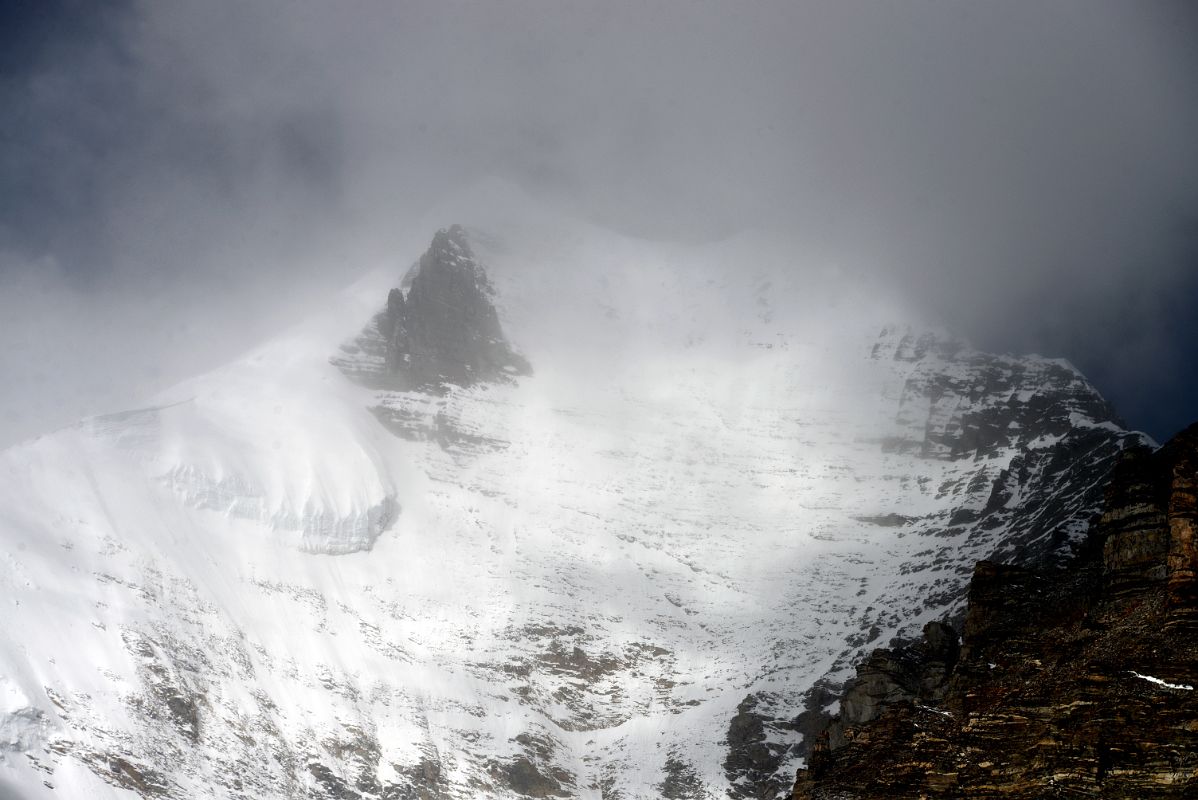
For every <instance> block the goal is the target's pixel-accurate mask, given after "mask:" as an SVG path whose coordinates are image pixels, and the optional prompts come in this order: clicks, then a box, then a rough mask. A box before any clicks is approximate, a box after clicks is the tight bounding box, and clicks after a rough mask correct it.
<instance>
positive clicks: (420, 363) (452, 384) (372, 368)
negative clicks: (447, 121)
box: [332, 225, 532, 456]
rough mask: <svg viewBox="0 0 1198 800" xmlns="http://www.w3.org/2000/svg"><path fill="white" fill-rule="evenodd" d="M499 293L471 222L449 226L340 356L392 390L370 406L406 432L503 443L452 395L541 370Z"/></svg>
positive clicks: (473, 444)
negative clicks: (513, 330)
mask: <svg viewBox="0 0 1198 800" xmlns="http://www.w3.org/2000/svg"><path fill="white" fill-rule="evenodd" d="M405 290H406V293H405ZM494 296H495V290H494V288H492V286H491V282H490V280H489V279H488V278H487V274H486V271H485V270H484V269H483V268H482V265H480V264H479V263H478V260H477V259H476V258H475V256H474V252H473V250H471V248H470V242H469V240H468V239H467V235H466V231H465V229H464V228H462V226H460V225H453V226H451V227H449V228H444V229H442V230H439V231H437V233H436V235H434V236H433V241H432V244H431V245H429V249H428V250H427V251H426V252H425V253H424V255H422V256H421V257H420V260H419V261H417V262H416V264H415V265H414V266H413V267H412V269H411V270H410V271H409V272H408V275H407V276H406V277H405V278H404V280H403V286H402V287H398V288H394V289H392V290H391V291H390V292H389V293H388V295H387V305H386V307H385V308H384V309H383V310H382V311H380V312H379V313H378V314H376V315H375V316H374V318H373V319H372V320H371V321H370V322H369V323H368V324H367V325H366V327H365V328H364V329H363V330H362V333H361V334H359V335H358V337H357V338H356V339H354V340H353V341H352V342H347V343H345V344H343V345H342V346H341V352H340V353H339V354H337V355H336V356H334V357H333V359H332V363H333V364H334V365H335V366H337V367H338V368H339V369H340V370H341V371H342V372H343V373H345V375H346V376H348V377H349V378H351V379H353V380H355V381H357V382H359V383H362V384H364V385H366V386H369V387H371V388H375V389H380V390H382V391H381V392H380V394H379V396H378V399H377V403H376V405H374V406H372V407H371V409H370V410H371V412H373V413H374V415H375V416H376V417H378V419H379V421H380V422H381V423H383V425H384V426H385V427H386V428H387V429H388V430H390V431H391V432H392V433H394V434H395V435H396V436H400V437H402V438H404V439H411V440H415V441H433V442H436V443H437V444H439V445H440V446H441V447H442V448H444V449H445V450H449V451H454V452H459V453H463V454H465V455H466V456H470V455H474V454H478V453H483V452H490V451H494V450H498V449H503V448H505V447H506V446H507V444H508V443H507V442H506V441H503V440H502V439H499V438H496V437H495V436H493V435H491V434H489V433H488V432H486V431H478V430H474V429H472V428H471V427H470V426H469V424H467V423H463V422H462V421H461V420H459V419H458V418H457V415H456V413H455V408H456V407H455V406H454V405H453V404H452V403H448V402H446V399H445V398H446V396H447V395H452V394H453V393H454V392H460V391H462V390H465V389H469V388H470V387H483V388H485V387H486V386H487V385H488V384H496V383H501V384H502V383H511V382H512V380H513V379H514V378H515V377H517V376H520V375H528V374H530V373H531V372H532V368H531V366H530V365H529V363H528V361H527V360H526V359H525V358H524V357H523V356H521V355H520V354H519V353H517V352H516V351H515V350H514V349H513V348H512V346H511V345H510V344H509V343H508V341H507V339H506V337H505V336H504V334H503V328H502V327H501V326H500V324H499V313H498V312H497V311H496V309H495V304H494V302H493V298H494Z"/></svg>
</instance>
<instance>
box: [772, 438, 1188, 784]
mask: <svg viewBox="0 0 1198 800" xmlns="http://www.w3.org/2000/svg"><path fill="white" fill-rule="evenodd" d="M1196 540H1198V425H1195V426H1193V427H1191V428H1189V429H1188V430H1186V431H1184V432H1183V433H1181V434H1179V435H1178V436H1177V437H1175V438H1174V439H1173V440H1171V441H1170V442H1169V443H1168V444H1166V445H1165V446H1164V447H1162V448H1161V449H1160V450H1158V451H1155V452H1153V451H1152V450H1150V449H1149V448H1135V449H1132V450H1129V451H1128V452H1127V453H1126V454H1125V455H1124V456H1123V457H1122V458H1121V459H1120V461H1119V464H1118V466H1117V468H1116V470H1115V472H1114V475H1113V477H1112V480H1111V481H1110V483H1109V485H1108V486H1107V488H1106V490H1105V506H1104V511H1103V513H1102V516H1101V518H1099V519H1098V520H1097V521H1096V523H1095V525H1094V527H1093V528H1092V530H1091V532H1090V534H1089V537H1088V539H1087V541H1086V543H1085V546H1084V547H1083V549H1082V551H1081V552H1080V553H1079V555H1078V556H1077V558H1076V559H1074V560H1073V561H1071V562H1070V563H1069V564H1068V565H1067V566H1066V567H1065V568H1064V569H1059V570H1051V571H1046V570H1034V569H1028V568H1024V567H1019V566H1015V565H1010V564H1005V565H1004V564H997V563H994V562H982V563H979V564H978V566H977V568H976V570H975V572H974V576H973V580H972V582H971V585H970V590H969V607H968V612H967V615H966V618H965V622H964V642H963V646H962V647H961V650H960V656H959V660H957V659H953V658H951V654H952V650H953V648H952V647H946V646H945V643H946V642H948V641H949V640H950V639H951V636H950V635H949V633H946V629H945V627H944V626H942V625H939V624H931V625H929V626H928V627H927V628H926V629H925V636H924V640H923V642H921V643H918V644H915V645H909V646H906V647H899V648H897V649H891V650H879V651H875V652H874V653H873V654H872V655H871V656H870V657H869V658H868V659H867V660H866V661H864V662H863V663H861V664H859V665H858V667H857V674H856V677H855V678H854V679H853V680H851V681H850V682H849V683H848V685H847V686H846V689H845V692H844V694H843V696H842V698H841V713H840V715H839V717H838V718H836V719H835V720H834V721H833V722H832V724H830V725H829V726H828V727H827V728H826V729H825V730H824V732H823V733H822V734H821V735H820V737H819V739H818V741H817V744H816V746H815V748H814V750H813V752H812V754H811V757H810V761H809V768H808V769H804V770H800V771H799V774H798V778H797V781H796V784H795V787H794V793H793V794H794V797H795V799H796V800H831V798H837V799H838V800H849V799H850V798H861V799H862V800H864V799H865V798H901V797H911V798H915V797H927V798H931V797H945V798H949V797H951V798H969V797H979V798H982V797H1004V798H1029V800H1030V798H1046V797H1077V796H1086V797H1109V798H1157V797H1160V798H1165V797H1192V796H1195V795H1196V794H1198V723H1196V722H1195V721H1196V720H1198V694H1196V692H1198V687H1196V684H1198V624H1196V623H1198V614H1196V612H1198V603H1196V599H1198V580H1196V579H1195V570H1196V568H1198V550H1196V548H1195V545H1196ZM954 662H955V663H954Z"/></svg>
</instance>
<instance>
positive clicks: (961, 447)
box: [724, 327, 1144, 798]
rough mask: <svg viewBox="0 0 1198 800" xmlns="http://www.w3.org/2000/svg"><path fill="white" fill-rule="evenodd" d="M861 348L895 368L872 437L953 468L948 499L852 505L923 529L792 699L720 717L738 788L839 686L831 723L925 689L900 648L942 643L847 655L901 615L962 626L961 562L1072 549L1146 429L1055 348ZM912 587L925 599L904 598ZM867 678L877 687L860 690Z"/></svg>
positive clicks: (807, 741)
mask: <svg viewBox="0 0 1198 800" xmlns="http://www.w3.org/2000/svg"><path fill="white" fill-rule="evenodd" d="M871 357H872V358H873V360H875V361H879V362H883V363H887V364H889V365H892V366H893V367H894V368H895V369H896V370H900V371H902V373H903V374H904V380H903V382H902V384H901V390H900V392H899V396H898V398H897V400H898V408H897V412H896V415H895V421H894V422H895V424H894V432H893V434H892V435H890V436H888V437H886V438H883V439H882V440H881V441H880V442H879V443H878V446H879V447H880V448H881V450H882V451H883V452H885V453H893V454H900V455H906V456H910V457H914V459H916V461H917V463H918V462H920V461H922V462H924V463H927V464H929V465H931V464H946V463H949V464H953V465H954V466H957V467H959V468H960V469H961V472H960V476H959V477H958V478H956V479H955V480H952V481H945V482H944V483H942V484H941V485H939V486H938V487H937V493H938V495H940V496H945V497H953V498H954V499H953V502H952V505H951V508H950V509H949V510H948V511H947V513H942V514H939V515H937V516H935V517H919V516H911V515H909V514H908V513H902V514H900V513H897V512H891V513H886V514H877V515H872V516H864V517H860V518H859V520H860V521H861V522H865V523H868V524H871V525H875V526H878V527H880V528H886V529H893V530H894V531H895V535H896V536H898V537H908V536H914V537H919V538H922V539H924V540H926V542H927V545H926V548H924V549H923V550H921V551H920V558H918V559H917V560H913V561H910V562H907V563H903V564H901V565H899V568H898V569H899V572H900V574H901V575H903V576H909V577H908V578H907V579H900V586H899V589H898V591H896V592H895V593H894V594H893V595H891V596H883V597H880V598H878V599H877V600H876V601H875V602H873V603H871V604H869V605H868V606H867V607H866V608H865V609H864V612H863V613H861V614H860V616H859V617H858V618H857V619H856V620H855V624H854V627H855V628H856V629H857V630H859V631H860V633H859V634H857V635H856V636H855V637H854V639H852V640H851V641H850V642H849V644H850V646H849V647H847V648H846V649H845V650H844V652H842V653H841V655H840V657H839V658H838V659H837V661H836V663H835V664H833V665H832V668H831V669H830V670H829V671H828V673H827V674H826V675H825V676H824V677H823V678H822V679H820V680H819V681H817V682H816V684H815V685H813V686H812V687H811V689H810V690H808V692H807V694H806V695H805V702H804V705H803V706H802V707H800V708H796V707H795V706H794V705H793V703H792V704H789V705H788V704H787V703H786V702H784V701H782V700H780V698H779V697H777V696H774V695H770V694H767V693H757V694H753V695H750V696H748V697H746V698H745V701H744V702H743V703H742V704H741V707H740V708H739V709H738V713H737V715H736V716H735V717H734V718H733V719H732V721H731V723H730V725H729V731H728V739H727V741H728V748H729V752H728V756H727V758H726V760H725V762H724V767H725V771H726V774H727V775H728V777H729V780H730V781H732V782H733V783H734V787H733V793H734V796H735V797H744V798H751V797H758V796H766V797H772V796H774V794H771V792H773V787H774V786H775V785H776V784H778V783H780V782H787V783H788V782H789V776H788V775H786V776H783V775H781V774H780V773H779V772H778V771H777V768H778V767H779V766H780V765H782V764H784V763H786V762H787V759H788V757H790V756H791V755H797V756H808V755H809V754H810V749H811V747H812V745H813V743H814V741H815V739H816V735H817V733H818V731H819V730H821V729H822V728H823V727H824V725H826V724H827V721H828V720H829V719H830V714H829V707H830V706H832V705H833V699H834V698H835V696H836V694H837V693H838V692H839V690H840V689H841V688H842V685H843V686H844V687H847V688H849V689H850V693H851V695H850V696H851V698H852V699H850V701H849V707H850V710H849V711H848V712H847V718H844V717H842V719H844V720H845V721H844V722H842V723H840V725H842V726H843V725H847V724H849V723H848V718H851V717H852V715H853V714H854V713H856V711H854V710H853V704H854V703H856V702H858V701H860V702H862V703H864V704H865V705H864V706H863V710H864V709H868V708H871V707H873V705H876V704H877V703H878V702H879V701H881V700H882V699H883V697H884V696H885V692H888V691H893V692H894V693H896V694H895V695H894V696H895V698H900V697H901V698H902V699H904V700H906V701H908V702H915V701H918V702H925V701H928V702H930V701H933V700H934V699H935V698H932V697H929V696H926V692H925V693H923V694H921V692H920V690H919V687H918V686H917V685H913V684H912V683H911V681H915V683H916V684H918V682H919V680H921V678H920V677H919V676H917V675H916V674H915V673H913V672H912V671H911V670H913V669H915V667H914V666H913V665H912V663H911V659H913V658H914V659H916V661H918V660H919V659H921V658H923V657H924V656H923V651H924V650H925V649H926V648H932V650H935V649H936V647H937V646H939V645H935V646H934V645H932V644H931V643H930V642H929V641H927V640H925V641H923V642H921V643H918V644H915V645H908V646H902V647H899V648H898V649H896V650H894V651H893V652H891V653H890V654H889V655H886V656H872V657H868V658H867V660H866V662H865V663H866V665H867V668H866V672H865V674H864V675H862V674H861V672H860V668H858V674H857V677H856V678H854V677H852V675H853V664H854V663H856V662H859V661H860V660H861V659H862V658H865V657H867V655H868V653H869V650H867V649H866V648H867V647H868V646H870V645H872V646H874V647H876V646H877V644H875V642H877V643H878V644H880V643H881V642H885V641H886V640H887V638H889V636H891V635H893V634H894V633H895V632H896V631H897V632H900V633H901V634H902V635H904V636H910V635H912V634H915V635H917V634H918V632H919V631H918V629H917V628H916V629H915V630H912V631H904V630H903V628H904V621H903V620H902V619H900V617H905V618H906V619H911V618H913V617H914V618H919V617H920V616H923V618H924V619H926V618H927V616H926V615H927V613H928V611H931V610H935V611H936V612H938V613H939V614H943V615H944V618H945V619H946V621H948V622H950V623H952V624H954V625H957V626H958V627H959V626H960V625H961V623H962V621H963V618H964V598H965V593H966V589H967V587H968V583H969V580H970V572H969V567H967V566H964V565H965V564H973V563H975V562H976V561H979V560H990V561H1001V562H1007V563H1013V564H1018V565H1021V566H1024V567H1030V568H1044V567H1049V566H1055V565H1058V564H1060V563H1061V562H1062V561H1064V560H1065V559H1068V558H1070V557H1071V556H1072V555H1073V554H1074V551H1075V549H1076V548H1077V547H1078V546H1079V543H1080V542H1081V541H1082V540H1083V539H1084V538H1085V532H1086V530H1087V528H1088V526H1089V522H1090V520H1091V518H1092V517H1093V516H1094V514H1095V513H1096V512H1097V511H1098V510H1099V509H1100V508H1101V507H1102V503H1103V494H1102V493H1103V486H1105V485H1106V483H1107V481H1108V480H1109V477H1110V475H1111V471H1112V469H1113V467H1114V465H1115V464H1116V462H1117V461H1118V459H1119V458H1120V454H1121V453H1123V452H1124V451H1125V449H1127V448H1129V447H1136V446H1142V443H1143V441H1144V439H1143V437H1142V436H1141V435H1139V434H1136V433H1133V432H1130V431H1127V430H1125V429H1124V427H1123V422H1122V421H1121V420H1120V419H1119V418H1118V417H1117V416H1116V414H1115V412H1114V410H1113V409H1112V408H1111V406H1110V404H1109V403H1107V402H1106V400H1104V399H1103V398H1102V396H1101V395H1100V394H1099V393H1098V392H1097V391H1096V390H1095V389H1094V387H1093V386H1092V385H1091V384H1090V383H1089V382H1088V381H1087V380H1086V379H1085V378H1084V377H1083V376H1082V375H1081V374H1079V373H1078V372H1077V370H1076V369H1074V368H1073V367H1072V366H1071V365H1070V364H1069V363H1068V362H1065V361H1062V360H1058V359H1046V358H1041V357H1038V356H1029V357H1016V356H1010V355H995V354H991V353H984V352H980V351H977V350H974V349H972V348H970V347H968V346H966V345H965V344H963V343H962V342H960V341H958V340H955V339H952V338H951V337H947V336H944V335H937V334H931V333H923V334H915V333H912V332H910V331H907V330H904V329H901V328H895V327H889V328H886V329H884V330H883V331H882V332H881V335H880V336H879V337H878V339H877V341H876V342H875V343H874V345H873V348H872V352H871ZM906 511H907V509H904V512H906ZM929 572H932V573H940V574H941V577H939V578H938V579H937V581H936V584H935V589H934V591H930V592H929V591H927V590H926V589H921V590H915V589H914V588H911V589H910V590H909V591H903V589H904V588H906V587H904V586H903V584H904V583H906V581H907V580H909V581H910V582H911V583H910V584H909V585H910V586H911V587H914V583H915V581H917V580H920V579H925V580H926V575H927V574H928V573H929ZM904 597H905V598H907V599H902V598H904ZM911 597H918V598H920V600H921V603H922V606H912V605H910V599H909V598H911ZM946 609H947V612H948V613H947V614H944V612H945V610H946ZM936 630H937V631H945V632H947V631H948V628H945V627H943V626H941V627H940V628H937V629H936ZM932 635H933V637H934V638H936V637H940V636H942V634H940V633H935V632H933V634H932ZM883 636H885V637H886V638H881V637H883ZM879 639H881V641H880V642H878V641H877V640H879ZM937 641H940V639H937ZM875 658H877V659H880V660H877V661H875V660H874V659H875ZM940 663H943V661H942V662H940ZM938 668H941V667H933V666H931V665H929V667H928V669H931V670H934V669H938ZM951 668H952V665H951V663H950V664H946V665H945V666H944V667H943V669H951ZM862 682H864V683H862ZM854 687H855V688H854ZM875 691H876V692H883V695H882V696H879V697H875V698H872V699H871V698H869V696H868V694H869V692H875ZM921 698H922V699H921ZM863 721H864V719H856V720H854V722H855V723H860V722H863ZM750 732H751V735H748V733H750Z"/></svg>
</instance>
